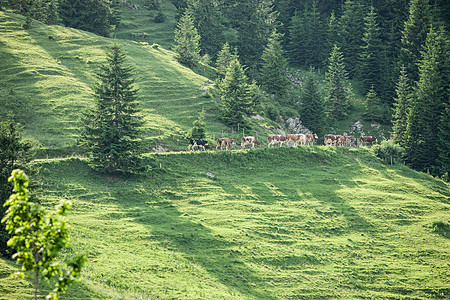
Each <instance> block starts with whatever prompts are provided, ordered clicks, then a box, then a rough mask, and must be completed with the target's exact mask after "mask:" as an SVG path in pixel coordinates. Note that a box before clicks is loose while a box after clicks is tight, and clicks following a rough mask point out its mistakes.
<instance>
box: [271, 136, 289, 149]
mask: <svg viewBox="0 0 450 300" xmlns="http://www.w3.org/2000/svg"><path fill="white" fill-rule="evenodd" d="M267 142H268V144H267V147H269V148H270V146H273V145H275V144H280V147H281V146H282V145H283V143H284V142H286V143H287V139H286V137H284V136H282V135H271V136H268V137H267Z"/></svg>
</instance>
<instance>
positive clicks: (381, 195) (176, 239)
mask: <svg viewBox="0 0 450 300" xmlns="http://www.w3.org/2000/svg"><path fill="white" fill-rule="evenodd" d="M152 157H153V158H154V159H155V165H156V169H155V170H154V171H153V172H151V173H150V174H147V175H146V176H140V177H135V178H117V177H109V176H103V175H98V174H96V173H94V172H93V171H92V170H91V169H90V168H89V167H88V166H87V163H86V161H84V160H81V159H78V158H69V159H61V160H54V161H47V162H45V161H44V162H42V161H40V162H36V166H35V167H36V168H38V167H39V170H40V171H39V174H38V175H36V177H35V180H37V182H38V183H39V184H35V185H37V186H38V188H37V189H35V190H34V191H33V193H35V194H36V195H38V196H39V198H40V199H41V200H42V202H43V204H45V205H46V206H51V205H53V204H55V203H56V202H57V201H58V200H59V199H61V198H66V199H70V200H72V201H73V204H74V205H73V208H72V211H71V212H70V214H69V222H70V224H71V226H72V231H71V246H70V247H69V249H68V250H67V251H66V255H72V254H74V253H84V254H85V255H87V257H88V263H87V266H86V268H85V269H84V272H83V279H82V280H81V282H80V283H79V284H78V285H77V286H75V287H74V288H72V289H71V291H70V292H69V294H68V295H66V296H65V297H63V298H64V299H85V298H86V299H87V298H90V299H104V298H111V299H448V297H449V295H450V290H449V286H448V282H449V281H448V280H449V278H450V271H449V270H450V268H449V267H450V266H449V264H450V263H449V262H450V241H449V235H448V234H449V232H448V230H449V222H448V215H449V208H450V203H449V199H450V189H449V186H448V185H447V184H445V183H443V182H441V181H440V180H436V179H434V178H432V177H428V176H427V175H426V174H420V173H417V172H414V171H411V170H409V169H408V168H405V169H403V168H402V165H401V164H399V165H394V166H392V167H387V166H386V165H384V164H382V163H381V162H380V161H379V160H378V159H376V158H374V157H373V156H372V155H371V154H370V153H369V151H368V150H367V149H365V148H359V149H343V148H339V149H335V148H332V147H298V148H294V147H293V148H281V149H277V148H275V149H256V150H253V151H233V152H225V151H223V152H195V153H166V154H155V155H152ZM207 172H210V173H212V174H214V175H215V176H217V177H218V179H217V180H212V179H210V178H208V177H207V175H206V173H207ZM3 264H4V262H3ZM8 267H9V268H12V266H11V264H9V265H8ZM2 275H3V278H1V279H0V286H6V288H8V287H9V286H12V287H14V288H13V290H12V291H11V290H8V291H7V293H6V294H5V289H4V290H3V291H2V293H0V295H1V294H3V298H2V299H26V297H23V298H22V296H23V295H24V294H25V292H24V289H25V288H26V287H25V286H26V284H25V283H20V285H19V283H15V282H14V283H12V281H11V280H10V279H7V278H6V277H5V276H6V272H4V274H3V273H2Z"/></svg>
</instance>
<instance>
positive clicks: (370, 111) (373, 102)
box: [365, 85, 389, 123]
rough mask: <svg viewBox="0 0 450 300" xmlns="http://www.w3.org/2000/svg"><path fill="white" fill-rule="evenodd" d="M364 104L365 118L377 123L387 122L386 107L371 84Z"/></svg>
mask: <svg viewBox="0 0 450 300" xmlns="http://www.w3.org/2000/svg"><path fill="white" fill-rule="evenodd" d="M365 104H366V119H367V120H369V121H375V122H379V123H387V122H388V119H389V116H388V113H387V112H388V109H387V108H386V106H385V105H384V104H383V103H382V102H381V100H380V98H379V97H378V95H377V92H376V91H375V88H374V86H373V85H372V86H371V87H370V89H369V91H368V92H367V94H366V99H365Z"/></svg>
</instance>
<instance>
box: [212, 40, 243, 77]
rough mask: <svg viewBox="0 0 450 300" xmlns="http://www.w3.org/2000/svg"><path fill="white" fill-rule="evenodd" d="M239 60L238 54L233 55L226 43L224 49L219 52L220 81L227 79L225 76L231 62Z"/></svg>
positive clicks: (218, 74) (217, 64)
mask: <svg viewBox="0 0 450 300" xmlns="http://www.w3.org/2000/svg"><path fill="white" fill-rule="evenodd" d="M237 58H238V57H237V53H234V54H233V53H232V50H231V46H230V44H228V43H225V44H224V45H223V47H222V49H221V50H220V51H219V54H218V55H217V60H216V70H217V76H218V79H219V80H221V79H223V78H224V77H225V74H226V73H227V69H228V67H229V66H230V64H231V62H232V61H233V60H235V59H237Z"/></svg>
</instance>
